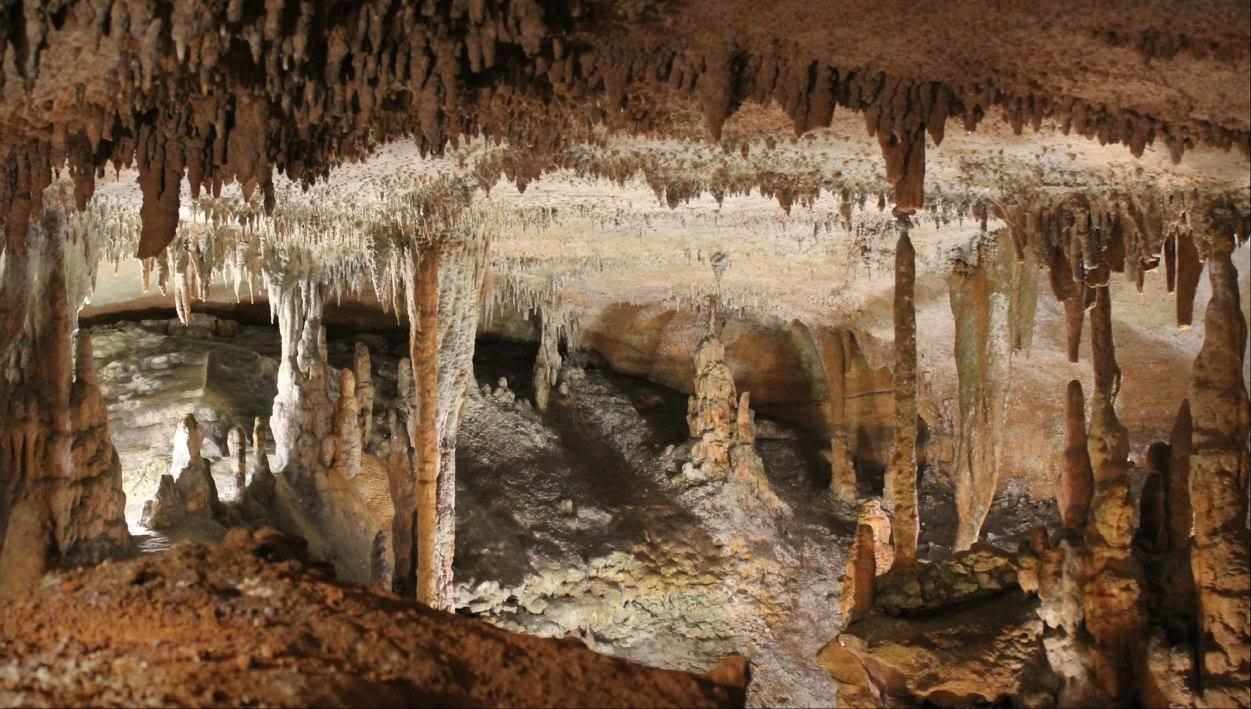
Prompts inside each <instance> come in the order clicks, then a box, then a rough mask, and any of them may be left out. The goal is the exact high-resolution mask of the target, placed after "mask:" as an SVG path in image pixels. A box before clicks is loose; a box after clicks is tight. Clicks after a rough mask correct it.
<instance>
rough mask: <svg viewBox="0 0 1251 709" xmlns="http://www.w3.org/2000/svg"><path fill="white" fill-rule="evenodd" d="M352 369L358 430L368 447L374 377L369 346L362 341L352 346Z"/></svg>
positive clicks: (371, 428) (371, 424) (372, 419)
mask: <svg viewBox="0 0 1251 709" xmlns="http://www.w3.org/2000/svg"><path fill="white" fill-rule="evenodd" d="M352 353H353V360H352V371H353V373H354V374H355V384H356V401H357V403H358V404H360V431H361V441H362V442H363V445H364V446H366V447H368V446H369V442H370V440H372V438H373V431H374V378H373V365H372V362H371V360H370V357H369V347H368V346H366V345H365V343H363V342H357V343H356V344H355V345H354V346H353V350H352Z"/></svg>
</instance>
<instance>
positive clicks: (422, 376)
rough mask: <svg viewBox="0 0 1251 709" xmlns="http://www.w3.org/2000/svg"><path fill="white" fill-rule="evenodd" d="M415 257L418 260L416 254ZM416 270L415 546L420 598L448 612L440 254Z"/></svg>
mask: <svg viewBox="0 0 1251 709" xmlns="http://www.w3.org/2000/svg"><path fill="white" fill-rule="evenodd" d="M414 258H417V257H416V255H414ZM409 268H410V269H413V270H414V271H416V273H415V274H414V282H415V283H416V288H417V291H416V295H415V301H416V302H415V305H416V311H415V312H416V317H413V318H412V320H411V325H410V327H409V331H410V336H409V353H410V358H411V361H412V367H413V381H414V383H415V384H416V392H417V408H418V412H417V438H416V441H415V444H416V445H415V455H414V461H413V462H414V470H413V473H414V475H413V477H414V481H415V489H416V503H417V524H416V526H415V527H414V529H413V536H414V540H413V548H415V549H416V550H417V568H416V569H415V571H416V574H417V578H416V584H415V586H414V588H415V589H416V593H417V600H419V601H421V602H422V603H425V604H426V605H429V606H431V607H434V608H442V607H443V606H444V605H445V603H446V602H447V599H443V598H439V597H438V573H437V569H436V568H435V564H436V563H437V561H436V558H437V555H438V552H437V549H436V545H437V543H438V540H437V535H436V531H437V530H436V527H437V516H438V482H439V423H438V421H439V419H438V414H439V252H438V251H437V250H436V249H433V248H432V249H428V250H426V251H424V252H422V253H421V255H420V263H414V264H411V265H410V266H409Z"/></svg>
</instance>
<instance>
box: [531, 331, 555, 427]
mask: <svg viewBox="0 0 1251 709" xmlns="http://www.w3.org/2000/svg"><path fill="white" fill-rule="evenodd" d="M553 316H554V313H549V312H543V313H541V314H540V315H539V354H538V357H536V358H535V361H534V405H535V407H536V408H537V409H538V410H539V411H547V405H548V402H549V400H550V399H551V395H552V388H553V387H554V386H556V384H557V382H556V379H557V377H558V376H559V375H560V363H561V358H560V321H559V320H557V319H556V318H555V317H553Z"/></svg>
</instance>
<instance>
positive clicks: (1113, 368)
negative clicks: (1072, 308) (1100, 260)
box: [1090, 288, 1121, 403]
mask: <svg viewBox="0 0 1251 709" xmlns="http://www.w3.org/2000/svg"><path fill="white" fill-rule="evenodd" d="M1090 359H1091V361H1092V362H1093V363H1094V370H1095V393H1096V394H1098V395H1099V396H1102V397H1104V398H1106V399H1107V400H1108V401H1111V402H1113V403H1115V402H1116V395H1117V393H1119V392H1120V390H1121V368H1120V367H1119V366H1118V365H1117V364H1116V345H1115V343H1114V342H1113V339H1112V294H1111V293H1109V292H1108V289H1107V288H1098V289H1096V290H1095V307H1094V308H1093V309H1091V311H1090Z"/></svg>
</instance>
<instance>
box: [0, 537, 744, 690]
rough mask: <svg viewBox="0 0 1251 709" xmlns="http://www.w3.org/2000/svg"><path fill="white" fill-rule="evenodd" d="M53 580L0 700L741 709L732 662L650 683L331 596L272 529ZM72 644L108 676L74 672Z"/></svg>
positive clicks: (14, 614) (7, 670) (340, 589)
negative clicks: (64, 631)
mask: <svg viewBox="0 0 1251 709" xmlns="http://www.w3.org/2000/svg"><path fill="white" fill-rule="evenodd" d="M52 580H53V582H54V583H52V584H50V585H48V586H45V587H43V588H41V589H38V590H33V591H31V592H27V593H24V594H22V595H21V596H20V597H18V598H16V599H14V601H13V605H10V606H7V607H6V611H9V612H6V613H4V614H3V615H2V616H0V647H4V648H5V649H6V652H5V655H4V658H3V659H2V660H0V668H2V671H0V702H4V703H6V704H8V703H17V704H30V703H34V704H46V705H53V706H69V705H75V704H83V703H99V702H101V701H106V700H107V701H109V702H112V703H116V704H118V705H126V706H134V705H138V704H146V703H161V704H174V705H200V704H214V703H226V704H238V703H246V702H249V701H256V702H259V703H263V704H266V705H274V706H290V707H300V706H309V705H322V704H333V705H340V706H372V707H400V706H410V705H412V704H431V703H433V704H442V703H449V702H450V703H453V704H458V705H461V704H463V705H495V704H506V705H512V706H540V705H542V706H547V705H553V706H675V707H676V706H682V707H734V706H739V707H741V706H743V703H744V695H745V691H746V687H747V679H748V673H747V671H746V667H745V665H746V663H745V661H744V660H743V659H742V658H738V659H737V662H735V661H733V660H732V659H730V658H727V659H728V660H729V661H727V662H725V663H723V664H721V665H718V666H716V667H710V668H707V669H711V670H714V671H713V672H712V673H711V674H710V675H708V676H701V675H699V674H694V673H686V672H674V671H671V670H659V669H650V668H647V667H644V666H642V665H638V664H635V663H631V662H628V661H626V660H622V659H618V658H613V657H607V656H604V655H600V654H597V653H595V652H592V651H591V650H589V649H587V648H585V647H583V646H582V645H581V644H580V643H576V642H569V641H566V640H560V639H545V638H536V637H533V636H526V635H520V634H515V633H510V632H508V631H505V630H501V629H499V628H495V627H492V626H490V625H488V624H486V623H484V622H482V621H480V620H474V619H470V618H464V617H460V616H457V615H453V614H450V613H444V612H440V611H435V610H431V609H429V608H426V607H423V606H420V605H418V604H415V603H412V602H406V601H402V600H399V599H396V598H395V597H393V596H383V595H379V594H377V593H375V592H373V591H371V590H369V589H366V588H362V587H360V586H356V585H353V584H344V583H342V582H336V581H334V580H331V579H328V578H327V577H326V575H325V573H324V572H323V570H321V569H320V568H319V567H318V566H317V565H316V564H314V563H312V561H311V560H310V559H309V558H308V554H307V549H306V548H305V546H304V545H303V543H302V542H301V540H299V539H296V538H291V537H287V536H284V535H282V534H279V533H277V532H275V531H274V530H273V529H268V528H266V529H260V530H257V531H255V532H251V531H249V530H246V529H241V528H234V529H231V530H230V531H229V532H228V533H227V535H226V540H225V543H224V544H222V545H215V546H203V545H199V544H183V545H179V546H178V547H176V548H174V549H172V550H170V551H167V552H165V553H162V554H158V555H145V556H143V557H141V558H138V559H132V560H128V561H124V562H121V563H117V564H110V565H108V566H99V567H96V568H93V569H86V570H83V571H80V572H74V573H68V574H61V575H58V576H56V577H54V578H53V579H52ZM227 589H229V592H227V591H226V590H227ZM119 618H125V619H126V622H118V620H119ZM261 618H263V619H264V620H259V619H261ZM50 625H60V626H62V627H66V628H73V629H74V633H75V635H74V638H75V639H73V640H68V641H67V640H66V639H65V637H64V636H59V637H54V636H52V635H50V634H48V633H41V632H38V630H37V629H38V628H46V627H49V626H50ZM153 635H156V637H158V638H161V639H163V640H162V641H160V642H159V643H157V644H154V642H153V640H152V636H153ZM241 637H242V638H247V641H246V642H240V641H239V638H241ZM79 643H90V646H91V650H90V651H89V652H90V654H91V656H92V657H94V658H96V661H99V662H102V663H103V664H106V665H107V666H108V667H109V668H110V670H109V672H108V673H107V674H102V673H97V672H94V671H91V670H87V671H84V670H82V669H80V663H81V662H82V659H81V657H80V656H79V653H80V652H86V651H83V650H81V649H80V647H79V645H78V644H79ZM300 643H310V644H314V645H316V646H317V647H318V648H320V649H319V650H318V652H317V653H315V654H309V653H304V652H292V651H291V650H290V648H291V647H292V646H293V645H296V644H300ZM167 644H168V645H170V646H173V647H176V648H177V649H176V650H172V651H171V647H170V646H167ZM210 658H211V659H210ZM39 668H43V671H40V670H39ZM254 675H259V676H267V677H271V678H274V679H275V681H273V682H260V683H256V682H254V681H253V680H254V679H255V677H254ZM71 677H72V678H74V679H73V681H66V679H67V678H71Z"/></svg>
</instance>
